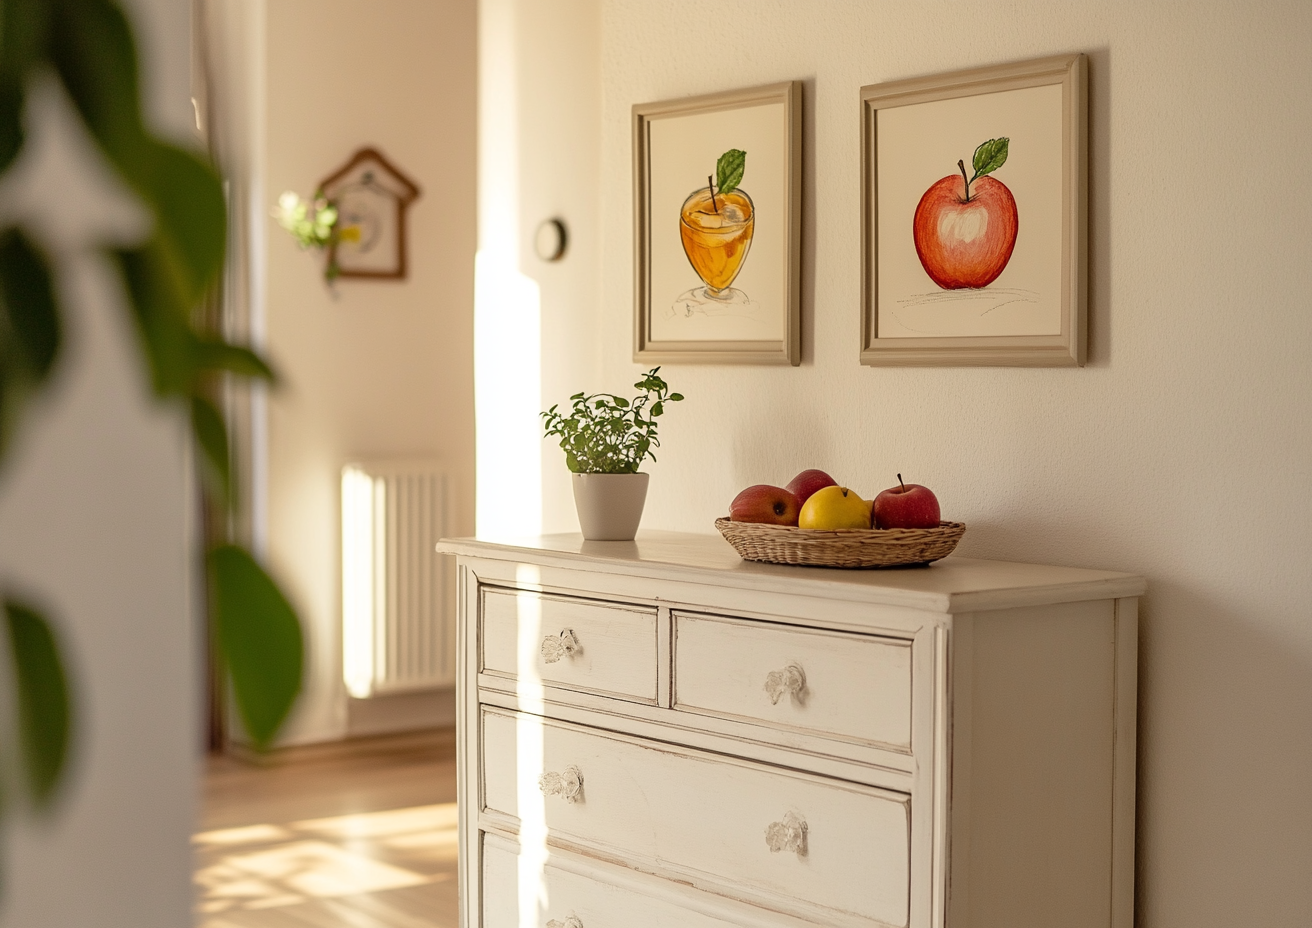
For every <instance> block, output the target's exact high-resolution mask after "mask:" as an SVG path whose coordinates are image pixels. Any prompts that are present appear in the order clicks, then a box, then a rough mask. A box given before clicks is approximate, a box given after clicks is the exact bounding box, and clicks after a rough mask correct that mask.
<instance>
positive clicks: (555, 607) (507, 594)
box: [479, 587, 656, 703]
mask: <svg viewBox="0 0 1312 928" xmlns="http://www.w3.org/2000/svg"><path fill="white" fill-rule="evenodd" d="M481 592H482V595H481V602H480V605H479V609H480V612H481V617H482V622H481V634H480V638H479V645H480V655H479V662H480V668H479V669H480V670H481V671H482V672H483V673H486V674H489V675H491V676H494V677H502V678H504V679H506V680H508V681H520V680H521V679H523V680H528V681H531V682H533V683H537V682H541V683H542V684H543V685H545V686H554V687H560V688H562V689H568V690H577V691H580V692H585V693H599V694H602V695H605V696H618V697H621V698H624V699H632V700H638V701H641V702H648V703H655V702H656V610H655V609H644V608H642V607H640V606H624V605H618V604H611V603H601V602H596V601H594V600H587V599H574V598H571V597H567V596H551V595H547V594H543V593H531V592H519V591H514V590H503V589H499V588H496V587H483V588H482V591H481Z"/></svg>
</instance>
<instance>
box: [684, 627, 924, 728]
mask: <svg viewBox="0 0 1312 928" xmlns="http://www.w3.org/2000/svg"><path fill="white" fill-rule="evenodd" d="M674 628H675V645H674V648H675V651H674V654H675V660H674V687H675V699H674V706H675V708H676V709H680V710H684V711H690V712H698V713H702V714H705V715H714V716H719V717H722V718H732V719H745V720H748V721H752V722H759V723H762V724H765V725H770V726H774V727H781V728H790V729H795V730H797V731H804V732H808V733H813V734H817V735H820V736H824V737H831V738H838V739H841V740H844V741H853V742H858V743H863V744H871V745H878V746H881V747H889V748H892V749H894V750H898V751H903V752H907V753H909V752H910V751H911V642H910V641H902V640H899V639H896V638H880V637H876V636H873V635H853V634H847V633H844V632H829V631H822V630H818V629H802V628H794V627H791V626H786V625H778V624H774V623H770V622H759V621H752V620H748V619H730V618H722V617H719V616H706V615H691V614H684V613H676V614H675V616H674Z"/></svg>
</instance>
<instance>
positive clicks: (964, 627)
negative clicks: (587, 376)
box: [439, 533, 1144, 928]
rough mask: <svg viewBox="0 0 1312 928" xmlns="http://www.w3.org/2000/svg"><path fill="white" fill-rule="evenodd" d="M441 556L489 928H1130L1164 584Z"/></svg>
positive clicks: (686, 539) (465, 890)
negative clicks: (1155, 618)
mask: <svg viewBox="0 0 1312 928" xmlns="http://www.w3.org/2000/svg"><path fill="white" fill-rule="evenodd" d="M439 550H441V551H444V552H446V553H449V554H455V555H457V558H458V561H457V563H458V568H457V573H458V578H459V581H458V591H459V609H460V622H459V642H458V648H459V682H458V687H459V692H458V699H459V707H458V713H459V724H460V732H459V739H460V746H461V767H460V784H459V793H460V842H461V843H460V898H461V925H462V928H773V926H777V928H806V926H812V928H818V926H853V928H857V926H860V928H867V926H870V928H873V926H885V928H1031V926H1032V928H1053V926H1062V928H1095V926H1096V928H1108V926H1111V928H1131V924H1132V921H1133V855H1134V769H1135V767H1134V753H1135V695H1136V682H1135V667H1136V654H1137V650H1136V638H1137V597H1138V596H1139V595H1140V594H1141V593H1142V592H1143V590H1144V583H1143V580H1142V579H1140V578H1138V577H1135V576H1133V575H1130V574H1122V573H1112V572H1108V571H1093V570H1079V569H1075V568H1065V567H1044V566H1037V565H1028V564H1014V563H1008V562H999V561H981V560H972V559H968V558H957V557H953V558H948V559H946V560H944V561H941V562H939V563H937V564H935V565H932V566H930V567H928V568H918V569H904V570H890V571H856V572H850V571H836V570H815V569H810V568H789V567H776V566H772V565H763V564H751V563H746V562H743V561H740V560H739V559H738V557H737V555H736V554H734V553H733V551H732V550H731V549H730V548H729V547H728V546H727V545H726V544H725V543H724V542H723V541H722V540H721V539H719V538H718V537H714V536H702V535H680V534H673V533H651V534H646V535H640V536H639V538H638V540H637V541H636V542H585V541H583V540H582V539H581V538H580V537H578V536H547V537H543V538H537V539H531V540H520V541H516V542H513V543H505V544H498V543H493V542H488V541H480V540H472V539H464V540H454V541H446V542H443V543H442V544H441V545H440V546H439Z"/></svg>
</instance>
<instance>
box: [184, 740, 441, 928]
mask: <svg viewBox="0 0 1312 928" xmlns="http://www.w3.org/2000/svg"><path fill="white" fill-rule="evenodd" d="M455 798H456V773H455V737H454V732H450V731H444V732H438V733H426V734H422V735H408V736H402V737H393V738H385V739H374V740H372V741H370V742H362V743H360V744H358V745H356V746H355V747H354V748H353V749H352V750H351V751H349V752H347V751H343V750H342V749H341V748H340V747H337V746H334V747H330V748H299V749H292V750H290V751H288V752H284V753H283V754H280V755H278V756H277V757H276V758H274V759H273V760H271V761H264V762H261V763H258V764H256V763H252V762H249V761H246V760H240V759H236V758H230V757H215V758H212V759H211V761H210V764H209V770H208V773H207V776H206V782H205V797H204V806H203V810H202V820H201V830H200V832H199V833H198V834H197V835H196V836H195V839H194V840H195V851H196V883H197V897H196V898H197V912H198V914H197V921H196V923H197V925H199V926H200V928H454V926H455V923H456V880H455V868H456V806H455Z"/></svg>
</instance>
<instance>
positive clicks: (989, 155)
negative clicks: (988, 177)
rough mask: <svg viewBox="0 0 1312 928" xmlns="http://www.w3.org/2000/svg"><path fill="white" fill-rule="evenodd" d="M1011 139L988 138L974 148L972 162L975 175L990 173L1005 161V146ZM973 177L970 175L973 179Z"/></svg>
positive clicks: (980, 175) (981, 175)
mask: <svg viewBox="0 0 1312 928" xmlns="http://www.w3.org/2000/svg"><path fill="white" fill-rule="evenodd" d="M1010 142H1011V139H989V140H988V141H987V142H984V143H983V144H981V145H980V146H979V148H976V149H975V157H974V158H973V159H972V164H973V166H974V168H975V177H983V176H984V175H985V174H992V173H993V172H994V171H996V170H997V169H998V168H1000V167H1002V166H1003V165H1004V164H1005V163H1006V162H1007V147H1008V145H1009V144H1010ZM975 177H972V178H971V180H972V181H973V180H974V179H975Z"/></svg>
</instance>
